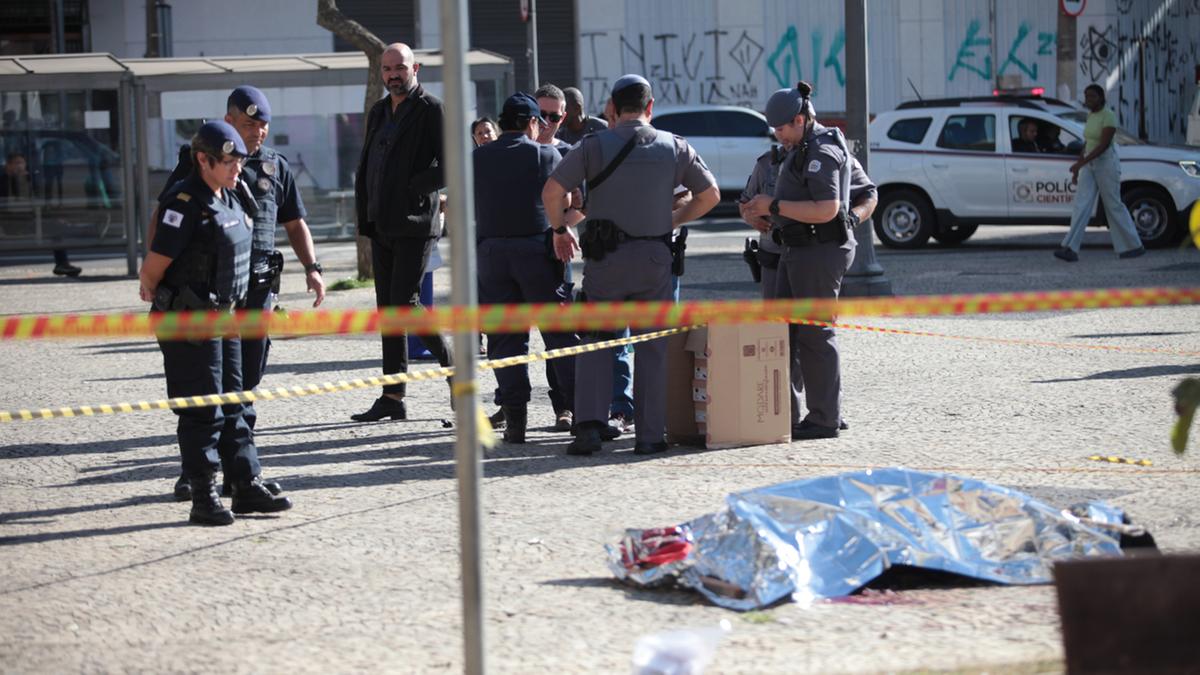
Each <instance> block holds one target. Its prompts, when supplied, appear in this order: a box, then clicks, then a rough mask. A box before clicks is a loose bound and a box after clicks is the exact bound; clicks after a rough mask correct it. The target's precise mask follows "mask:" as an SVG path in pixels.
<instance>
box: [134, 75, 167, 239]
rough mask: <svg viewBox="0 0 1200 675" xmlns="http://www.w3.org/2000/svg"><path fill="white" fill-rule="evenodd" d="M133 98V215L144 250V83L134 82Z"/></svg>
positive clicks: (147, 188)
mask: <svg viewBox="0 0 1200 675" xmlns="http://www.w3.org/2000/svg"><path fill="white" fill-rule="evenodd" d="M155 95H156V96H160V95H161V94H157V93H156V94H155ZM133 98H134V102H135V104H136V105H137V112H136V113H135V114H134V116H133V138H134V140H135V142H136V145H137V164H136V165H135V166H134V171H135V172H136V173H137V199H136V201H135V202H134V207H133V217H134V222H135V223H136V227H137V231H138V235H139V236H141V237H142V240H143V244H144V246H145V248H146V250H149V249H150V242H148V241H145V235H146V233H147V232H148V231H149V227H148V226H147V222H146V221H148V220H149V219H150V150H149V148H148V147H147V146H148V145H149V144H148V143H147V142H146V138H147V136H148V132H149V126H150V125H149V121H150V99H149V97H148V95H147V93H146V85H145V84H142V83H140V82H139V83H136V84H134V88H133Z"/></svg>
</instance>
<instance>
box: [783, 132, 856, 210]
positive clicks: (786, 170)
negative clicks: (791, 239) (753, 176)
mask: <svg viewBox="0 0 1200 675" xmlns="http://www.w3.org/2000/svg"><path fill="white" fill-rule="evenodd" d="M827 143H832V144H834V145H838V146H840V147H841V148H842V151H843V154H844V156H845V159H844V160H843V161H842V166H841V171H840V172H839V174H838V175H839V176H840V177H841V185H839V186H838V198H839V199H840V201H841V202H842V207H843V210H845V211H849V210H850V151H849V150H848V149H847V147H846V141H845V139H844V138H843V136H842V132H841V130H840V129H837V128H836V127H820V128H814V129H813V131H812V132H810V133H809V134H808V136H806V137H805V138H804V141H803V142H801V143H800V145H798V146H797V147H795V148H793V149H792V151H791V152H790V153H788V156H787V158H786V159H784V161H783V164H782V166H781V167H780V169H779V176H778V178H777V180H776V183H775V198H776V199H780V200H783V201H802V200H806V199H812V192H810V191H809V189H808V179H809V173H808V167H809V165H810V162H812V161H813V160H817V161H829V160H828V158H827V157H826V156H824V155H821V154H820V150H821V146H822V145H825V144H827ZM772 220H773V221H774V222H775V223H776V225H777V226H782V227H786V226H788V225H791V224H793V223H796V222H797V221H794V220H792V219H790V218H785V217H783V216H776V217H774V218H773V219H772Z"/></svg>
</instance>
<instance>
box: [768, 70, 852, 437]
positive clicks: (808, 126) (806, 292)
mask: <svg viewBox="0 0 1200 675" xmlns="http://www.w3.org/2000/svg"><path fill="white" fill-rule="evenodd" d="M811 94H812V87H811V86H810V85H809V84H808V83H807V82H800V83H798V84H797V85H796V88H795V89H780V90H779V91H777V92H775V93H774V94H772V95H771V98H770V100H768V101H767V122H768V123H769V124H770V125H771V126H772V127H774V128H775V135H776V136H777V137H778V138H779V140H780V141H782V142H783V143H787V144H794V145H795V147H794V148H793V149H792V150H791V152H790V153H789V154H788V156H787V158H785V159H784V161H783V165H782V166H781V167H780V171H779V177H778V179H777V181H776V183H775V194H774V197H772V196H769V195H758V196H756V197H754V198H753V199H752V200H751V201H750V202H749V203H748V204H746V208H745V211H746V212H747V213H748V215H750V216H766V215H769V216H770V217H771V221H772V223H773V228H774V231H775V232H776V233H777V235H778V237H779V241H780V242H781V243H782V244H783V245H784V247H785V248H784V252H783V256H782V258H781V259H780V263H779V264H780V267H779V273H778V281H777V283H778V287H777V293H776V294H777V297H780V298H837V295H838V290H839V289H840V288H841V285H842V276H843V275H844V274H845V273H846V270H847V269H848V268H849V267H850V263H851V261H853V260H854V247H855V241H854V230H853V222H852V221H851V220H850V219H849V217H848V215H847V214H848V212H849V206H850V204H849V197H850V163H849V157H850V153H849V151H848V150H847V149H846V142H845V139H844V138H843V137H842V133H841V131H839V130H837V129H830V128H827V127H824V126H821V125H820V124H817V122H816V112H815V111H814V109H813V105H812V101H811V99H810V96H811ZM791 336H792V341H793V346H794V349H795V353H796V356H797V357H798V359H799V363H800V369H801V371H802V372H801V374H802V376H803V382H804V387H805V399H806V401H807V403H808V415H807V416H806V417H805V418H804V420H803V421H801V422H800V423H799V424H798V425H796V426H795V427H793V428H792V438H793V439H796V440H800V439H810V438H835V437H837V435H838V425H839V424H840V422H841V389H842V386H841V366H840V365H839V363H838V349H837V340H836V339H835V337H834V332H833V328H830V327H823V326H800V325H796V326H792V330H791Z"/></svg>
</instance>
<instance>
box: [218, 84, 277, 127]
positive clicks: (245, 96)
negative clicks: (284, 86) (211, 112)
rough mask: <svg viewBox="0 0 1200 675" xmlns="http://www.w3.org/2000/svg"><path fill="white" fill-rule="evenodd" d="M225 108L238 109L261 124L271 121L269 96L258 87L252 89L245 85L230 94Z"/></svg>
mask: <svg viewBox="0 0 1200 675" xmlns="http://www.w3.org/2000/svg"><path fill="white" fill-rule="evenodd" d="M225 106H226V108H229V107H236V108H237V109H238V110H241V111H242V112H244V113H246V115H247V116H249V117H252V118H254V119H256V120H258V121H260V122H270V121H271V104H270V103H268V102H267V95H266V94H264V93H262V91H260V90H259V89H258V88H257V87H251V86H250V85H248V84H243V85H242V86H240V87H238V88H237V89H234V90H233V91H232V92H230V94H229V100H228V101H226V103H225Z"/></svg>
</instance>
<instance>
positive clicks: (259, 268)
mask: <svg viewBox="0 0 1200 675" xmlns="http://www.w3.org/2000/svg"><path fill="white" fill-rule="evenodd" d="M282 279H283V252H282V251H271V252H270V253H268V254H267V257H266V258H264V259H263V260H260V261H259V262H258V263H257V264H255V265H254V267H253V268H251V270H250V289H251V290H261V289H263V288H268V287H269V288H270V289H271V292H272V293H278V292H279V284H280V282H281V281H282Z"/></svg>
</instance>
